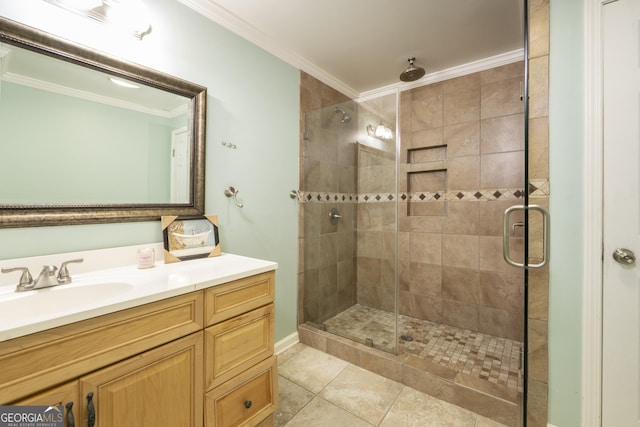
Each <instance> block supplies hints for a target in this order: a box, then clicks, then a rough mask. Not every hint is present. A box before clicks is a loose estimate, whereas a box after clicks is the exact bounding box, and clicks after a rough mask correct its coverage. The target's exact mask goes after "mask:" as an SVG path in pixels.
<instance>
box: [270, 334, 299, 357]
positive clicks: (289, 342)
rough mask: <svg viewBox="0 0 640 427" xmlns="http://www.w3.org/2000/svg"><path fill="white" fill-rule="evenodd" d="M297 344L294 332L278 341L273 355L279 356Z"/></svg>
mask: <svg viewBox="0 0 640 427" xmlns="http://www.w3.org/2000/svg"><path fill="white" fill-rule="evenodd" d="M299 342H300V339H299V338H298V332H297V331H296V332H294V333H292V334H291V335H288V336H286V337H284V338H282V339H281V340H280V341H278V342H277V343H276V344H275V346H274V353H275V354H280V353H282V352H283V351H285V350H286V349H288V348H289V347H293V346H294V345H296V344H298V343H299Z"/></svg>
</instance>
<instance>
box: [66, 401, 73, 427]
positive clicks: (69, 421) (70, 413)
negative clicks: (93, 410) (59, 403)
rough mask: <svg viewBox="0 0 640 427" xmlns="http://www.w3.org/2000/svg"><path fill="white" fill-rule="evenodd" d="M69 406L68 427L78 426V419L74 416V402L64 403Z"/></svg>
mask: <svg viewBox="0 0 640 427" xmlns="http://www.w3.org/2000/svg"><path fill="white" fill-rule="evenodd" d="M64 406H65V408H67V427H76V420H75V418H73V402H69V403H67V404H66V405H64Z"/></svg>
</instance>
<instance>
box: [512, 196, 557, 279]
mask: <svg viewBox="0 0 640 427" xmlns="http://www.w3.org/2000/svg"><path fill="white" fill-rule="evenodd" d="M515 211H537V212H540V214H542V261H541V262H539V263H537V264H529V263H528V262H527V263H526V264H525V263H524V262H516V261H514V260H513V259H511V254H510V249H511V235H510V230H511V227H509V218H510V217H511V214H512V213H513V212H515ZM503 225H504V230H503V233H502V256H503V258H504V260H505V261H506V262H507V264H509V265H512V266H514V267H520V268H541V267H544V266H545V265H547V263H548V262H549V237H550V232H549V212H548V211H547V210H546V209H545V208H543V207H542V206H539V205H528V206H524V205H516V206H511V207H510V208H508V209H507V210H505V211H504V216H503Z"/></svg>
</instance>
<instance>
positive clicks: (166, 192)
mask: <svg viewBox="0 0 640 427" xmlns="http://www.w3.org/2000/svg"><path fill="white" fill-rule="evenodd" d="M205 109H206V88H204V87H202V86H199V85H196V84H193V83H190V82H187V81H184V80H181V79H178V78H176V77H173V76H169V75H166V74H164V73H160V72H158V71H155V70H151V69H148V68H146V67H142V66H140V65H137V64H133V63H130V62H126V61H123V60H120V59H117V58H114V57H111V56H108V55H104V54H102V53H100V52H96V51H93V50H91V49H88V48H85V47H83V46H79V45H76V44H74V43H71V42H69V41H66V40H63V39H60V38H58V37H55V36H52V35H50V34H47V33H43V32H41V31H39V30H36V29H34V28H31V27H27V26H24V25H22V24H19V23H16V22H14V21H11V20H8V19H5V18H2V17H0V188H1V189H2V190H1V191H0V227H2V228H7V227H32V226H48V225H69V224H89V223H106V222H129V221H149V220H156V219H159V217H160V216H162V215H173V216H187V215H202V214H203V213H204V148H205Z"/></svg>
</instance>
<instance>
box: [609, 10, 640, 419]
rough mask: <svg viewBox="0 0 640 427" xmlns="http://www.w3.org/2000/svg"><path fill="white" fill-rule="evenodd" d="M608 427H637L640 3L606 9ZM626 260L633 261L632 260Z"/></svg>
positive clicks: (639, 406)
mask: <svg viewBox="0 0 640 427" xmlns="http://www.w3.org/2000/svg"><path fill="white" fill-rule="evenodd" d="M602 14H603V15H602V29H603V47H604V49H603V61H604V62H603V65H604V68H603V71H604V82H603V83H604V86H603V99H604V105H603V108H604V121H603V129H604V230H603V231H604V254H603V257H604V258H603V263H604V264H603V275H604V277H603V354H602V357H603V366H602V371H603V372H602V373H603V380H602V382H603V384H602V425H603V427H626V426H640V315H639V311H640V310H639V308H640V276H639V273H640V266H639V265H640V259H639V260H638V262H637V263H636V262H633V263H630V264H628V265H626V261H625V255H624V254H623V253H622V252H621V253H620V255H619V256H618V258H619V261H615V260H614V258H613V254H614V251H616V250H623V249H625V250H629V251H631V252H633V253H635V255H637V256H639V257H640V0H618V1H614V2H612V3H608V4H606V5H604V6H603V8H602ZM626 259H629V258H628V257H627V258H626Z"/></svg>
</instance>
